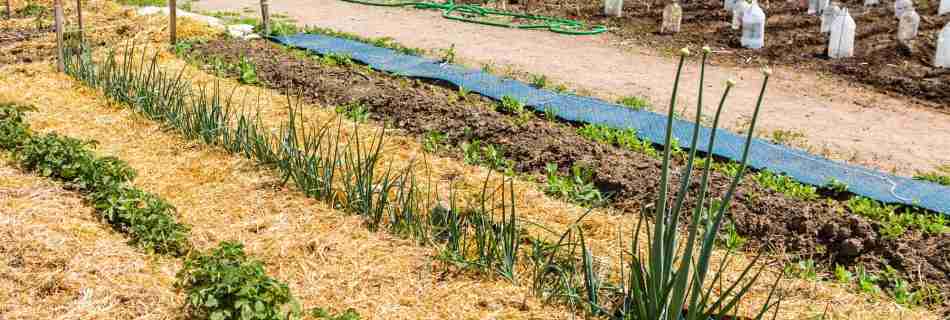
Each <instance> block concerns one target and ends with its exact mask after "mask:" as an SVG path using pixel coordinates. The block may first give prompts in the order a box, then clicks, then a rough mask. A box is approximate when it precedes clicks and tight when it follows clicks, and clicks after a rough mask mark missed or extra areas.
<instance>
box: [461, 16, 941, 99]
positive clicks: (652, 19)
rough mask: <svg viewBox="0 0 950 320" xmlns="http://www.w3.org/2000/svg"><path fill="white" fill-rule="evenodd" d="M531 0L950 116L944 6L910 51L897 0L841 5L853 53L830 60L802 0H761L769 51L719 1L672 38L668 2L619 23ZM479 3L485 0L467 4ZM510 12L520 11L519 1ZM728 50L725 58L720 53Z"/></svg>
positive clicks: (624, 35)
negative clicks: (735, 25) (665, 20)
mask: <svg viewBox="0 0 950 320" xmlns="http://www.w3.org/2000/svg"><path fill="white" fill-rule="evenodd" d="M524 1H529V2H531V5H530V6H529V8H530V11H529V12H531V13H533V14H544V15H551V16H557V17H565V18H571V19H579V20H581V21H585V22H588V23H590V24H600V25H606V26H608V27H610V28H611V31H610V32H612V33H614V34H616V35H618V36H619V37H621V39H624V40H634V41H635V42H636V43H640V44H642V45H643V46H645V47H655V48H660V49H661V50H664V51H668V52H675V50H678V49H679V48H682V47H684V46H688V47H692V48H694V49H695V48H699V47H701V46H704V45H708V46H710V47H711V48H712V49H713V50H716V51H717V52H721V53H720V54H717V55H715V56H714V57H715V58H714V59H715V60H716V61H717V62H720V63H726V64H736V65H755V66H758V65H763V64H767V65H787V66H792V67H795V68H805V69H812V70H818V71H823V72H827V73H829V74H834V75H839V76H843V77H845V78H847V79H850V80H852V81H856V82H859V83H863V84H866V85H869V86H871V87H873V88H875V89H878V90H880V91H882V92H885V93H889V94H899V95H902V96H906V97H911V98H914V99H918V101H921V102H924V103H923V104H924V105H928V106H930V107H933V108H935V109H937V110H939V111H942V112H950V69H941V68H936V67H934V66H933V58H934V54H935V52H936V39H937V36H938V34H939V33H940V30H941V29H942V28H943V27H944V26H945V25H947V23H948V22H950V15H944V16H938V15H937V4H938V3H939V1H929V2H924V1H921V2H918V3H917V13H918V14H920V18H921V19H920V28H919V35H918V38H917V41H916V43H915V44H914V45H913V49H912V50H910V51H908V50H903V49H901V48H899V46H898V44H897V40H896V34H897V19H896V18H895V17H894V11H893V5H894V1H881V3H880V5H878V6H876V7H871V8H865V7H864V5H863V1H862V0H847V1H837V2H838V3H839V4H841V5H840V6H841V7H842V8H844V7H847V8H848V10H849V12H850V13H851V16H852V17H853V18H854V20H855V24H856V31H855V32H856V37H855V56H854V57H853V58H846V59H835V60H832V59H829V58H828V55H827V44H828V34H822V33H820V32H818V31H819V27H820V25H821V22H820V19H819V17H817V16H809V15H807V8H801V7H799V6H798V3H799V1H783V0H773V1H771V3H770V5H769V6H767V5H766V4H768V3H769V2H770V1H768V0H760V1H759V2H760V4H761V5H762V10H763V11H764V12H765V14H766V18H767V21H766V24H765V25H766V28H765V47H764V48H762V49H760V50H750V49H744V48H742V46H741V45H740V44H739V36H740V34H741V32H740V31H739V30H732V28H731V27H730V25H729V22H730V21H731V20H732V14H731V13H730V12H727V11H726V10H725V9H723V7H722V2H721V1H698V0H686V1H680V4H681V5H682V7H683V20H682V25H681V31H680V32H679V33H677V34H674V35H664V34H659V26H660V21H661V20H662V11H663V7H664V6H665V5H667V4H668V3H670V2H669V1H667V0H649V1H625V2H624V8H623V9H624V15H623V17H621V18H616V17H607V16H605V15H604V14H603V1H578V0H543V1H538V0H521V2H524ZM463 2H467V3H481V2H482V1H481V0H466V1H463ZM514 2H516V1H512V3H511V4H510V5H509V6H508V9H509V10H513V11H523V10H525V6H523V5H519V4H517V3H514ZM722 53H725V54H722Z"/></svg>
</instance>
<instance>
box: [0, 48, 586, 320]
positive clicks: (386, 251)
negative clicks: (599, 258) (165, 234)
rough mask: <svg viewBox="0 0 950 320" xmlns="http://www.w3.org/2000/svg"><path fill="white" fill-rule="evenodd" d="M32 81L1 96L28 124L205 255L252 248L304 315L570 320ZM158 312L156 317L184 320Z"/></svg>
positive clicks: (73, 90) (93, 100)
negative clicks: (148, 207)
mask: <svg viewBox="0 0 950 320" xmlns="http://www.w3.org/2000/svg"><path fill="white" fill-rule="evenodd" d="M37 68H42V69H45V68H48V66H37ZM35 71H36V72H37V73H36V74H34V76H33V77H31V78H30V79H31V80H30V81H29V82H31V84H30V85H29V86H30V87H31V88H33V89H27V88H26V87H19V88H17V87H18V85H16V84H14V83H13V82H20V81H24V80H25V79H24V78H21V77H18V76H16V75H14V76H13V77H8V76H9V74H7V75H3V76H0V77H2V78H3V80H0V83H2V85H3V93H0V97H2V98H10V97H11V93H12V92H28V93H26V94H25V96H22V97H21V99H17V100H18V101H24V102H29V103H32V104H34V105H36V106H37V107H38V108H39V110H40V111H39V112H36V113H32V114H30V116H29V118H30V122H31V125H32V127H33V128H34V129H35V130H37V131H40V132H49V131H56V132H59V133H62V134H65V135H68V136H72V137H77V138H83V139H94V140H97V141H99V142H100V143H101V144H100V146H99V148H98V150H97V151H98V152H100V153H102V154H107V155H114V156H118V157H120V158H122V159H124V160H126V161H128V162H129V164H130V165H131V166H132V167H133V168H135V169H136V170H138V172H139V174H140V175H139V177H138V178H137V179H136V180H135V184H136V185H137V186H138V187H140V188H142V189H144V190H147V191H150V192H155V193H157V194H159V195H160V196H162V197H163V198H165V199H167V200H168V201H169V202H170V203H172V204H174V205H175V206H177V207H178V209H179V211H180V212H181V214H182V217H181V219H180V220H181V221H182V222H184V223H187V224H189V225H191V226H192V227H193V229H192V238H191V239H192V241H193V243H194V244H195V245H196V246H197V247H198V248H201V249H208V248H211V247H213V246H215V245H216V244H217V243H218V242H219V241H222V240H238V241H241V242H243V243H244V244H245V245H246V246H247V248H248V251H249V253H250V254H252V255H253V256H255V257H256V258H259V259H261V260H262V261H264V262H265V263H266V265H267V269H268V273H269V274H271V275H273V276H274V277H275V278H277V279H280V280H283V281H286V282H287V283H288V285H290V287H291V289H292V291H293V293H294V294H295V295H296V296H297V297H298V298H299V299H300V300H301V303H302V305H303V306H305V307H329V308H333V309H336V308H348V307H352V308H355V309H357V310H358V311H359V313H360V314H362V315H364V316H365V317H366V318H368V319H449V318H463V319H485V318H492V317H499V318H506V319H558V318H564V317H567V316H568V313H566V312H565V310H562V309H560V308H558V307H556V306H542V305H541V304H540V303H539V302H538V301H537V300H536V299H534V298H533V296H532V295H531V293H530V292H528V289H527V288H524V287H517V286H514V285H511V284H509V283H506V282H501V281H499V282H491V281H481V280H480V279H468V278H466V277H450V278H448V279H443V277H444V276H443V275H442V274H441V270H440V269H436V268H435V267H436V265H435V264H434V263H433V261H432V259H431V256H430V255H429V253H430V252H431V251H430V250H429V249H426V248H422V247H419V246H415V245H413V244H411V243H409V242H408V241H404V240H400V239H394V238H391V237H389V236H388V235H386V234H384V233H372V232H369V231H367V230H366V229H365V228H364V227H363V226H362V224H361V221H360V220H359V219H358V218H356V217H352V216H350V217H348V216H344V215H343V214H341V213H339V212H336V211H334V210H331V209H329V208H327V207H325V206H324V205H323V204H322V203H319V202H316V201H314V200H311V199H308V198H306V197H304V196H303V195H302V194H300V193H297V192H294V191H291V190H286V189H282V188H279V187H276V185H278V181H277V178H276V177H274V176H273V175H271V174H270V173H268V172H265V171H261V170H259V169H258V168H257V167H255V166H254V165H253V164H252V163H251V162H250V161H248V160H244V159H241V158H237V157H234V156H231V155H228V154H225V153H223V152H218V151H216V150H209V148H206V147H203V146H200V145H194V144H192V143H190V142H187V141H184V140H182V138H180V137H178V136H176V135H174V134H170V133H166V132H163V131H162V130H161V128H159V127H158V126H157V125H156V124H154V123H151V122H149V121H146V120H143V119H141V118H139V117H137V116H135V115H132V114H130V113H129V112H128V111H127V110H125V109H120V108H118V107H116V106H110V104H109V103H108V102H107V101H106V100H105V99H104V98H102V97H100V96H99V95H98V94H96V93H95V92H93V91H92V90H89V89H86V88H83V87H81V86H80V85H78V84H76V83H74V82H72V81H71V80H69V79H68V78H66V77H65V76H64V75H57V74H51V73H49V72H46V71H43V70H35ZM7 90H12V91H7ZM23 90H28V91H23ZM17 96H19V94H18V95H17ZM86 214H89V215H90V216H91V215H92V213H91V212H86ZM134 303H145V301H135V302H134ZM155 307H156V308H157V309H156V310H155V312H156V313H166V312H167V313H174V312H175V311H174V310H167V308H165V309H162V308H163V306H155ZM175 307H176V308H177V306H175Z"/></svg>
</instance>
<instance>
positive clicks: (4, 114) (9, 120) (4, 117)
mask: <svg viewBox="0 0 950 320" xmlns="http://www.w3.org/2000/svg"><path fill="white" fill-rule="evenodd" d="M26 111H30V109H29V108H25V107H21V106H18V105H15V104H12V103H0V148H3V149H12V148H16V147H19V146H20V145H22V144H23V142H24V141H26V139H27V138H28V137H29V136H30V130H29V126H28V125H27V124H26V122H25V121H24V119H23V113H24V112H26Z"/></svg>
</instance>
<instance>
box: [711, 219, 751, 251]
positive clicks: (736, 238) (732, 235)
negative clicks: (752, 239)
mask: <svg viewBox="0 0 950 320" xmlns="http://www.w3.org/2000/svg"><path fill="white" fill-rule="evenodd" d="M723 231H725V232H726V233H725V234H724V235H721V236H720V238H719V240H718V241H719V244H720V245H721V246H723V247H725V248H726V249H729V250H739V249H741V248H742V246H743V245H745V242H746V239H745V238H744V237H742V235H740V234H739V232H738V231H736V226H735V224H732V223H729V224H726V227H725V229H724V230H723Z"/></svg>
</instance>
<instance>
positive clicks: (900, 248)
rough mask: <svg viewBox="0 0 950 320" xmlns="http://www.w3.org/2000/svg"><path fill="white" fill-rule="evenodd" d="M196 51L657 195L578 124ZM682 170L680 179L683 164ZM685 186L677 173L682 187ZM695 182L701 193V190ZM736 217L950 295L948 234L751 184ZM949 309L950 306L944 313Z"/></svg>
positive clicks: (412, 127) (772, 242)
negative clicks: (898, 225)
mask: <svg viewBox="0 0 950 320" xmlns="http://www.w3.org/2000/svg"><path fill="white" fill-rule="evenodd" d="M193 50H194V51H193V52H192V56H193V57H200V58H203V59H221V60H222V61H224V62H227V63H232V64H236V63H238V62H239V61H241V59H242V58H244V57H246V59H248V61H250V62H251V63H252V64H254V65H255V66H256V71H257V76H258V78H259V79H260V80H261V82H262V83H263V84H264V85H266V86H269V87H272V88H275V89H280V90H285V91H288V92H294V93H299V94H300V96H301V97H302V98H303V99H305V100H307V101H308V102H313V103H317V104H322V105H327V106H338V105H346V104H350V103H361V104H364V105H365V106H367V107H368V108H369V110H370V115H371V118H372V119H374V120H376V121H380V122H385V123H387V124H388V125H389V126H391V127H394V128H397V129H399V130H404V131H406V132H408V133H412V134H416V135H419V136H424V135H425V134H427V133H430V132H443V133H445V134H446V139H445V141H444V144H445V145H446V146H457V145H460V144H461V143H462V142H466V141H470V140H472V139H478V140H480V141H482V142H484V143H490V144H493V145H496V146H498V147H500V148H501V149H502V150H504V153H505V156H506V157H507V158H508V159H511V160H513V161H514V163H515V166H514V169H515V171H517V172H519V173H521V174H527V175H532V176H536V177H540V178H541V179H543V173H544V167H545V165H546V164H547V163H556V164H558V167H559V169H560V170H561V171H562V172H566V171H567V170H568V169H569V168H570V167H571V166H572V165H574V164H583V165H585V166H587V167H589V168H591V169H592V170H593V172H594V183H595V184H596V185H597V186H598V187H599V188H600V189H601V190H602V191H604V192H608V193H610V194H612V199H613V201H612V204H613V205H614V206H616V207H618V208H620V209H623V210H626V211H630V212H638V211H639V210H640V208H642V207H643V206H644V205H646V204H648V203H650V202H652V200H651V199H653V198H654V196H655V194H656V191H657V190H656V185H657V182H658V180H659V175H660V171H659V169H660V163H659V161H657V160H656V159H654V158H651V157H649V156H646V155H643V154H639V153H633V152H629V151H626V150H623V149H620V148H616V147H613V146H608V145H605V144H601V143H596V142H592V141H590V140H588V139H585V138H583V137H581V136H579V135H578V134H577V133H576V131H575V128H574V127H572V126H571V125H570V124H564V123H558V122H549V121H545V120H543V119H541V118H539V117H532V118H531V119H529V120H527V121H525V122H523V123H520V122H518V121H516V120H515V118H514V117H512V116H511V115H506V114H502V113H499V112H496V111H494V103H493V102H492V101H490V100H488V99H485V98H482V97H480V96H477V95H468V96H467V97H466V98H465V99H464V100H458V99H455V98H454V97H455V96H457V93H456V90H455V89H453V88H446V87H444V86H440V85H438V84H431V83H424V82H421V81H416V80H407V79H405V78H398V77H394V76H390V75H386V74H382V73H377V72H367V71H366V70H365V69H362V68H348V67H330V66H326V65H322V64H320V63H318V62H315V61H314V60H313V59H309V58H304V57H301V56H300V55H296V54H294V53H293V52H292V51H289V50H286V49H283V48H280V47H278V46H276V45H273V44H270V43H267V42H263V41H257V42H240V41H232V40H215V41H211V42H209V43H207V44H202V45H196V46H195V47H194V48H193ZM205 61H210V60H205ZM444 149H446V150H444V151H443V152H444V153H445V154H446V155H449V156H453V157H462V154H461V152H460V150H459V148H444ZM675 167H676V169H677V170H674V172H678V171H679V168H680V167H682V164H681V163H678V164H676V166H675ZM697 176H698V174H697ZM678 180H679V178H678V177H677V175H676V174H674V176H673V178H672V181H673V183H674V184H673V185H676V183H677V181H678ZM695 180H698V179H694V182H693V184H692V188H693V189H695V188H697V187H698V182H696V181H695ZM712 181H713V182H712V193H713V195H714V196H721V195H722V194H724V193H725V189H726V184H727V183H728V178H727V177H724V176H722V175H720V174H718V173H714V174H713V179H712ZM688 202H689V201H688ZM730 213H731V217H732V219H733V223H734V224H735V226H736V229H737V231H738V232H739V233H740V234H742V235H744V236H746V237H748V238H749V240H750V243H751V244H752V245H753V247H756V248H767V249H768V250H773V251H775V252H779V253H786V254H789V255H790V256H791V257H793V259H796V258H803V259H804V258H811V259H815V260H816V261H817V262H819V264H820V265H821V266H822V267H824V268H826V269H827V268H833V266H834V264H835V263H838V264H843V265H846V266H864V267H865V268H866V269H868V270H872V271H880V270H884V269H885V268H886V266H891V267H893V268H895V269H897V270H898V272H899V273H900V274H901V276H902V277H905V278H906V279H909V280H910V281H911V283H914V284H921V283H927V284H930V285H934V286H937V289H938V290H939V292H944V293H945V292H950V277H948V273H950V237H948V235H946V234H944V235H927V234H922V233H921V232H919V231H916V230H912V231H909V232H907V233H905V234H904V235H902V236H901V237H900V238H898V239H895V240H884V239H882V238H881V237H880V236H879V235H878V231H877V230H879V228H880V225H879V224H877V223H875V222H873V221H870V220H868V219H866V218H864V217H861V216H857V215H855V214H852V213H850V212H848V209H847V208H846V207H845V206H843V205H842V203H841V202H838V201H834V200H830V199H829V200H828V201H814V202H806V201H801V200H797V199H793V198H789V197H787V196H785V195H783V194H780V193H777V192H774V191H771V190H767V189H764V188H762V187H760V186H758V185H757V184H755V183H753V182H751V181H749V180H748V179H747V180H746V182H744V183H743V184H742V185H741V187H740V188H739V191H738V193H737V195H736V198H735V201H734V202H733V205H732V208H731V210H730ZM948 306H950V304H947V303H946V302H944V306H943V307H942V308H943V309H945V310H946V307H948Z"/></svg>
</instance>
